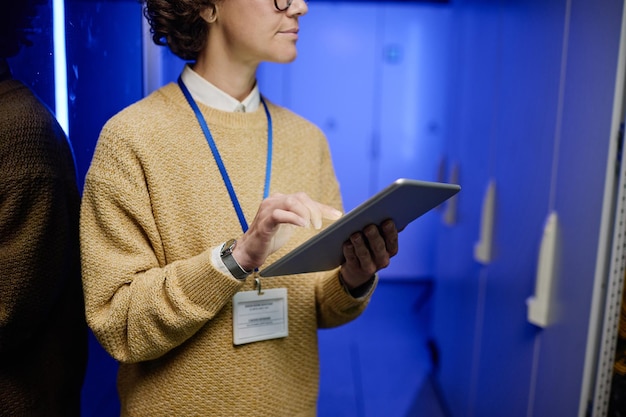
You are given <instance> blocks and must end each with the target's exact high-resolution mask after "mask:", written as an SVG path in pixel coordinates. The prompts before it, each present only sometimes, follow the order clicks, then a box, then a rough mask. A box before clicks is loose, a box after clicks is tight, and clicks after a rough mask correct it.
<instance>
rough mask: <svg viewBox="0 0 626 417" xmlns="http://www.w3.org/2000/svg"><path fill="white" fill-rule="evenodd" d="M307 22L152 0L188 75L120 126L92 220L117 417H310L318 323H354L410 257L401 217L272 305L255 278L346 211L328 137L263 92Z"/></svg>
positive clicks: (150, 11)
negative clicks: (386, 277) (385, 274)
mask: <svg viewBox="0 0 626 417" xmlns="http://www.w3.org/2000/svg"><path fill="white" fill-rule="evenodd" d="M307 10H308V9H307V5H306V3H305V2H304V1H303V0H293V1H292V0H276V1H274V2H272V0H221V1H209V0H148V1H147V4H146V11H145V12H146V16H147V17H148V20H149V21H150V24H151V27H152V33H153V39H154V40H155V41H156V42H157V43H158V44H166V45H167V46H168V47H169V48H170V49H171V50H172V51H173V52H174V53H175V54H177V55H178V56H180V57H181V58H183V59H185V60H189V61H191V62H192V64H191V65H190V66H187V67H185V69H184V70H183V73H182V74H181V77H180V78H179V80H178V83H171V84H169V85H166V86H165V87H163V88H161V89H159V90H158V91H156V92H155V93H153V94H151V95H150V96H148V97H147V98H145V99H143V100H141V101H140V102H138V103H135V104H134V105H131V106H130V107H128V108H127V109H125V110H123V111H122V112H120V113H119V114H118V115H116V116H114V117H113V118H112V119H111V120H110V121H109V122H107V124H106V125H105V127H104V128H103V130H102V133H101V136H100V138H99V141H98V145H97V148H96V151H95V154H94V158H93V161H92V165H91V167H90V169H89V172H88V175H87V178H86V184H85V191H84V196H83V205H82V212H81V249H82V259H83V282H84V290H85V297H86V310H87V320H88V323H89V325H90V326H91V328H92V329H93V331H94V333H95V335H96V336H97V337H98V339H99V341H100V342H101V343H102V345H103V346H104V347H105V348H106V349H107V351H108V352H110V354H111V355H112V356H114V357H115V358H116V359H117V360H119V361H120V362H121V365H120V370H119V377H118V388H119V393H120V397H121V404H122V415H138V416H146V415H149V416H157V415H185V416H188V415H200V416H236V415H253V416H279V415H280V416H313V415H315V413H316V401H317V392H318V355H317V329H318V327H330V326H337V325H341V324H343V323H346V322H348V321H350V320H352V319H354V318H356V317H357V316H358V315H359V314H360V313H361V312H362V311H363V309H364V308H365V307H366V305H367V302H368V300H369V298H370V296H371V294H372V291H373V289H374V287H375V284H376V279H377V278H376V271H378V270H380V269H381V268H383V267H385V266H387V265H388V263H389V259H390V258H391V257H392V256H394V255H395V254H396V253H397V231H396V229H395V226H394V224H393V222H391V221H388V222H386V223H385V224H383V225H379V226H375V225H372V226H370V227H368V228H366V229H365V230H364V231H363V232H361V233H355V234H354V235H353V236H352V237H351V239H350V241H348V242H346V244H345V245H344V248H343V250H344V256H345V259H346V261H345V263H344V264H343V265H342V266H341V267H340V268H338V269H336V270H334V271H328V272H322V273H314V274H307V275H294V276H284V277H276V278H268V279H263V282H262V288H263V294H260V291H259V288H257V286H256V284H257V280H256V279H255V277H254V275H251V272H253V271H254V270H255V269H258V268H260V267H262V265H264V264H269V263H271V262H273V261H275V260H276V259H278V258H280V257H281V256H283V255H284V254H286V253H287V252H288V251H289V250H291V249H293V248H295V247H296V246H297V245H298V244H300V243H302V242H303V241H304V240H306V239H307V238H309V237H311V236H312V235H313V234H314V233H316V232H317V230H318V229H320V228H321V227H322V225H323V221H324V219H327V220H335V219H337V218H338V217H339V216H340V214H341V213H340V211H338V210H337V209H336V208H341V199H340V193H339V187H338V185H337V181H336V178H335V175H334V172H333V168H332V162H331V159H330V154H329V149H328V145H327V143H326V140H325V137H324V135H323V134H322V132H321V131H320V130H319V129H318V128H317V127H315V126H314V125H312V124H311V123H309V122H307V121H306V120H304V119H302V118H301V117H299V116H297V115H295V114H293V113H291V112H290V111H288V110H286V109H284V108H281V107H279V106H276V105H274V104H272V103H270V102H269V101H267V100H265V99H263V98H262V97H261V95H260V94H259V91H258V88H257V84H256V78H255V77H256V70H257V67H258V65H259V63H260V62H262V61H271V62H290V61H292V60H293V59H295V57H296V41H297V39H298V19H299V18H300V17H301V16H303V15H304V14H306V12H307ZM255 213H256V214H255ZM268 294H269V295H268ZM255 297H261V298H259V299H257V298H255ZM233 300H235V301H233ZM255 300H263V302H262V303H261V302H259V303H256V302H255Z"/></svg>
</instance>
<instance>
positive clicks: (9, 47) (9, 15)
mask: <svg viewBox="0 0 626 417" xmlns="http://www.w3.org/2000/svg"><path fill="white" fill-rule="evenodd" d="M47 3H48V0H0V10H2V13H0V58H10V57H12V56H15V55H17V54H18V52H19V51H20V49H21V48H22V46H31V45H32V42H31V41H30V40H29V39H28V36H29V35H30V34H32V33H34V31H35V28H33V26H32V23H33V19H34V18H35V17H36V16H37V6H40V5H43V4H47Z"/></svg>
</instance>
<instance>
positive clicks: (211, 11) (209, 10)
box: [200, 3, 217, 24]
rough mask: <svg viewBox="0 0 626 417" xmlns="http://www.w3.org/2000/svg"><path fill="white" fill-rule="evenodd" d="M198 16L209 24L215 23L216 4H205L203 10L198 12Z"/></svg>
mask: <svg viewBox="0 0 626 417" xmlns="http://www.w3.org/2000/svg"><path fill="white" fill-rule="evenodd" d="M200 17H202V18H203V19H204V21H205V22H207V23H209V24H211V23H215V21H216V20H217V6H216V5H215V3H213V4H211V5H210V6H207V7H206V8H205V9H204V10H202V11H201V12H200Z"/></svg>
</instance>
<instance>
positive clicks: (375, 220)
mask: <svg viewBox="0 0 626 417" xmlns="http://www.w3.org/2000/svg"><path fill="white" fill-rule="evenodd" d="M460 190H461V187H460V186H459V185H457V184H446V183H440V182H428V181H419V180H413V179H406V178H400V179H398V180H396V181H394V182H393V183H391V184H390V185H389V186H387V187H386V188H385V189H383V190H382V191H380V192H379V193H377V194H376V195H374V196H373V197H371V198H369V199H368V200H366V201H365V202H363V203H362V204H360V205H359V206H358V207H356V208H354V209H353V210H351V211H349V212H348V213H346V214H345V215H344V216H343V217H341V218H340V219H339V220H337V221H335V222H334V223H333V224H331V225H330V226H328V227H327V228H326V229H324V230H322V231H321V232H320V233H318V234H317V235H315V236H313V237H312V238H310V239H309V240H307V241H306V242H304V243H302V244H301V245H300V246H298V247H297V248H295V249H294V250H292V251H291V252H289V253H288V254H287V255H285V256H283V257H282V258H280V259H279V260H277V261H276V262H274V263H272V264H271V265H269V266H267V267H266V268H264V269H262V270H261V271H260V275H261V276H262V277H272V276H278V275H290V274H301V273H306V272H316V271H326V270H329V269H333V268H336V267H338V266H339V265H341V264H342V263H343V261H344V257H343V250H342V246H343V243H344V242H345V241H346V240H348V239H349V238H350V235H351V234H352V233H354V232H357V231H360V230H363V228H365V227H366V226H368V225H370V224H376V225H379V224H381V223H382V222H384V221H385V220H387V219H392V220H393V221H394V222H395V224H396V227H397V229H398V230H403V229H404V228H405V227H406V226H407V225H408V224H409V223H411V222H412V221H413V220H415V219H417V218H418V217H420V216H421V215H423V214H424V213H426V212H428V211H429V210H431V209H433V208H435V207H437V206H438V205H440V204H441V203H443V202H444V201H445V200H447V199H448V198H450V197H452V196H453V195H455V194H456V193H458V192H459V191H460Z"/></svg>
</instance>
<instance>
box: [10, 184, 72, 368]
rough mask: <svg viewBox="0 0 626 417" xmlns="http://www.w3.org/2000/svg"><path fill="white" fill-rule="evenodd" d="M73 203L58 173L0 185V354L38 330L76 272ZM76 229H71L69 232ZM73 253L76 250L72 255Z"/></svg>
mask: <svg viewBox="0 0 626 417" xmlns="http://www.w3.org/2000/svg"><path fill="white" fill-rule="evenodd" d="M74 191H75V192H76V195H75V199H76V200H75V204H74V206H73V207H69V206H68V203H69V201H68V200H67V199H66V195H67V192H66V184H65V182H64V181H63V179H61V178H50V177H40V176H34V177H33V176H24V177H20V178H10V179H6V178H5V179H3V181H2V184H1V186H0V196H1V198H0V277H1V279H0V294H2V299H1V300H0V356H2V355H5V354H7V351H9V350H12V349H19V348H20V346H22V345H23V344H24V343H26V342H27V341H28V340H29V339H31V338H32V337H33V335H34V334H35V333H36V332H38V331H40V327H41V325H42V323H44V322H45V321H46V320H47V318H48V316H49V314H50V310H51V309H52V307H53V306H54V305H55V303H56V302H58V299H59V298H60V297H61V295H62V294H63V291H64V288H65V287H66V286H67V285H68V281H69V279H70V278H76V277H77V275H78V274H77V267H76V266H75V265H74V264H73V263H72V261H74V260H77V258H78V254H77V252H76V250H77V246H78V243H77V242H78V236H77V228H76V224H75V222H77V218H76V216H75V217H74V218H72V217H71V216H70V214H71V213H75V214H76V215H77V214H78V192H77V191H76V190H75V188H74ZM74 232H76V233H74ZM74 254H76V256H74Z"/></svg>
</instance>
